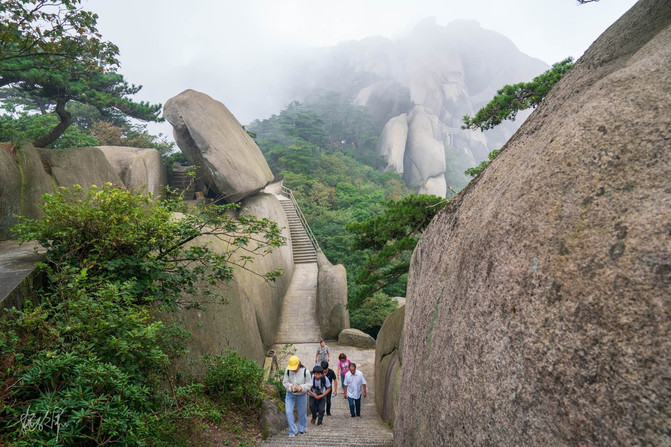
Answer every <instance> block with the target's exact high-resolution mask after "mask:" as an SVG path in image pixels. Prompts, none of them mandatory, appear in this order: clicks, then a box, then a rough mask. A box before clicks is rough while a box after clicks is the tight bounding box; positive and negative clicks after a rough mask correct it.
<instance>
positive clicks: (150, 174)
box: [98, 146, 168, 197]
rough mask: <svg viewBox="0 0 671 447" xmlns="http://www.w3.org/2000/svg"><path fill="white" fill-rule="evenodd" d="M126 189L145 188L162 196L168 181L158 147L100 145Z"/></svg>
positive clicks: (138, 189) (153, 193)
mask: <svg viewBox="0 0 671 447" xmlns="http://www.w3.org/2000/svg"><path fill="white" fill-rule="evenodd" d="M98 149H100V150H101V151H102V153H103V154H104V155H105V158H107V161H108V162H109V163H110V165H111V166H112V168H113V169H114V171H115V172H116V174H117V175H118V176H119V178H120V179H121V181H122V182H123V185H124V186H125V187H126V189H130V190H134V191H140V190H144V191H146V192H148V193H150V194H152V195H153V196H154V197H160V196H161V194H162V193H163V188H164V187H165V186H166V185H167V183H168V177H167V172H166V169H165V165H164V164H163V162H162V160H161V154H160V153H159V152H158V151H157V150H156V149H145V148H137V147H124V146H98Z"/></svg>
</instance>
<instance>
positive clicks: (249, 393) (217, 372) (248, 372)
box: [205, 351, 263, 408]
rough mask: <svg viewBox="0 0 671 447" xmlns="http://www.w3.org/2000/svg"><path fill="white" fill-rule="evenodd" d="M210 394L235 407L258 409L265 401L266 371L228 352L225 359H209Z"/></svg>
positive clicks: (208, 391) (208, 379) (208, 386)
mask: <svg viewBox="0 0 671 447" xmlns="http://www.w3.org/2000/svg"><path fill="white" fill-rule="evenodd" d="M205 364H206V365H207V367H208V369H207V372H206V373H205V387H206V390H207V393H208V394H210V395H213V396H218V397H220V398H224V399H226V400H227V401H228V402H229V403H231V404H233V405H240V406H242V407H246V408H255V407H258V406H259V405H260V404H261V400H262V399H263V369H261V368H259V367H258V365H257V364H256V362H254V361H253V360H247V359H245V358H244V357H240V356H239V355H237V354H236V353H235V352H232V351H229V352H228V353H226V355H225V356H221V355H215V356H206V357H205Z"/></svg>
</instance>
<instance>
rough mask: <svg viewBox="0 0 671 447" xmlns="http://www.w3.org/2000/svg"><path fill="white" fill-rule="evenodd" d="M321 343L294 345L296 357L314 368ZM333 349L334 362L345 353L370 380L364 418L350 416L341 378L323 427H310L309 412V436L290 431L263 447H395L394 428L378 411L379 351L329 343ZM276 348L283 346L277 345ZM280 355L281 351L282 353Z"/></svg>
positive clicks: (281, 365) (278, 435)
mask: <svg viewBox="0 0 671 447" xmlns="http://www.w3.org/2000/svg"><path fill="white" fill-rule="evenodd" d="M317 346H319V342H318V341H314V342H313V343H300V344H294V345H293V347H294V348H295V349H296V355H297V356H298V357H299V358H300V359H301V362H302V363H303V364H304V365H306V366H307V365H311V364H312V362H313V361H314V359H315V352H316V350H317ZM327 346H328V347H329V349H330V350H331V363H332V364H333V365H335V364H336V362H337V357H338V354H339V353H341V352H344V353H346V354H347V357H348V358H349V359H350V360H351V361H353V362H354V363H356V364H357V368H358V369H359V370H361V372H363V374H364V377H365V378H366V382H367V385H366V391H367V393H368V395H367V397H366V398H365V399H361V417H360V418H359V417H350V414H349V405H348V403H347V400H345V399H344V398H343V394H342V385H341V384H340V379H338V394H337V395H336V396H332V397H331V416H326V415H324V423H323V425H317V424H314V425H313V424H310V419H311V416H310V411H309V410H308V430H307V433H305V434H298V435H296V436H294V437H291V438H290V437H289V430H288V429H285V430H283V431H282V432H281V433H279V434H277V435H275V436H273V437H270V438H268V439H266V440H264V441H262V442H260V443H259V444H257V445H258V446H263V447H278V446H324V447H345V446H347V447H393V446H394V437H393V434H392V430H391V427H390V426H389V425H387V424H386V423H384V422H383V421H382V419H380V417H379V416H378V414H377V411H376V408H375V350H374V349H360V348H355V347H352V346H340V345H338V344H337V343H336V342H334V341H329V342H327ZM274 348H275V349H280V348H281V346H279V345H276V346H275V347H274ZM278 352H279V351H278ZM286 360H287V359H286V358H284V359H281V360H280V365H279V366H280V368H286Z"/></svg>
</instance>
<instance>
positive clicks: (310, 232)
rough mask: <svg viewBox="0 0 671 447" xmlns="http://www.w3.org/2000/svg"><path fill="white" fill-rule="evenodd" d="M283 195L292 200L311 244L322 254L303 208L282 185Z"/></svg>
mask: <svg viewBox="0 0 671 447" xmlns="http://www.w3.org/2000/svg"><path fill="white" fill-rule="evenodd" d="M281 191H282V195H283V196H284V197H286V198H288V199H289V200H291V203H292V204H293V205H294V209H295V210H296V215H298V219H299V220H300V221H301V225H303V228H304V229H305V232H306V233H307V235H308V238H310V242H312V246H313V247H314V248H315V250H316V251H317V252H321V251H322V249H321V248H319V243H318V242H317V238H316V237H315V235H314V234H313V233H312V230H311V229H310V225H308V221H307V220H305V216H304V215H303V212H302V211H301V207H300V206H298V202H296V198H295V197H294V193H293V192H292V191H291V190H290V189H289V188H287V187H286V186H284V185H282V190H281Z"/></svg>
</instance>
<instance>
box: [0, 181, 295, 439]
mask: <svg viewBox="0 0 671 447" xmlns="http://www.w3.org/2000/svg"><path fill="white" fill-rule="evenodd" d="M82 196H83V197H82ZM178 207H180V203H179V201H178V200H176V199H171V200H167V201H163V202H156V201H154V200H153V199H151V198H148V197H144V196H142V195H140V194H138V193H134V192H129V191H126V190H123V189H116V188H113V187H111V186H110V185H105V186H103V187H102V188H97V187H95V186H94V187H91V188H90V189H89V190H88V191H87V193H86V194H85V195H83V192H82V191H81V188H78V187H77V188H73V189H72V190H68V189H65V188H63V189H60V190H59V191H57V192H56V193H55V194H53V195H46V196H45V199H44V204H43V206H42V210H43V211H44V216H43V217H42V218H40V219H37V220H24V221H23V222H22V223H21V224H20V225H19V226H18V227H17V229H16V231H17V234H18V235H19V238H20V239H21V240H22V241H28V240H33V239H35V240H38V241H39V242H40V243H41V244H42V245H43V246H44V247H46V249H47V253H46V256H45V257H46V260H45V262H44V263H42V264H41V268H42V269H44V270H45V271H46V272H47V274H48V278H49V281H48V284H47V286H46V287H45V288H44V289H43V290H42V291H41V301H40V303H39V304H38V305H36V306H32V305H31V303H26V306H27V307H26V308H25V309H24V310H22V311H17V310H12V311H9V312H7V315H6V318H4V319H1V320H0V366H1V368H0V437H1V438H2V439H4V440H6V441H9V442H10V443H12V444H11V445H17V446H38V445H63V446H67V445H77V446H81V445H84V446H85V445H106V444H115V445H144V444H146V442H147V441H148V440H149V439H151V438H156V437H157V436H156V433H157V432H159V431H161V430H163V429H165V426H166V424H167V422H166V421H171V420H173V418H176V417H191V416H190V414H196V415H197V418H206V419H207V420H217V419H218V420H222V416H221V412H220V411H219V410H218V409H216V408H215V407H214V406H213V405H212V404H210V403H205V404H202V403H201V400H204V397H202V398H201V395H202V392H201V393H200V394H199V393H198V386H197V385H193V386H192V387H191V388H190V389H189V392H186V390H180V391H177V392H175V394H174V395H173V396H170V395H169V393H166V389H165V384H166V383H167V382H168V381H169V379H170V375H169V372H168V368H167V367H168V365H169V364H170V360H171V358H173V357H175V356H178V355H180V354H183V353H184V352H185V341H186V339H187V337H188V332H187V331H186V330H184V329H182V328H180V327H178V326H174V325H168V324H166V323H163V322H162V321H158V320H157V319H156V317H155V314H156V310H157V309H161V310H164V311H165V310H173V309H175V308H176V307H177V306H178V305H180V304H183V303H180V301H179V297H180V296H181V294H182V293H183V292H185V291H186V292H188V291H192V290H194V288H195V284H196V282H197V281H201V280H208V281H210V282H211V283H214V282H217V281H225V280H227V279H229V278H230V277H231V275H232V265H234V264H235V263H239V264H243V267H244V264H246V263H247V262H251V258H250V257H249V253H253V252H260V253H264V252H266V251H268V250H270V249H272V247H274V246H277V245H280V244H282V243H283V238H281V236H280V235H279V229H278V228H277V225H276V224H275V223H273V222H270V221H268V220H266V219H256V218H254V217H253V216H242V217H240V218H239V219H236V220H233V219H232V218H231V217H230V215H228V214H222V213H224V212H226V211H228V210H229V209H230V208H231V207H207V208H205V207H204V208H199V209H196V210H194V212H193V214H188V215H185V216H184V217H182V218H180V219H176V218H174V217H173V214H172V210H173V209H176V208H178ZM201 234H213V235H215V236H217V237H222V238H226V239H227V240H229V241H231V248H230V251H228V252H224V253H213V252H212V251H210V250H208V249H207V247H204V246H200V245H195V244H193V240H194V239H195V238H196V237H198V236H200V235H201ZM250 242H254V246H253V248H247V247H248V244H249V243H250ZM192 244H193V245H192ZM238 250H243V251H245V250H246V252H247V253H245V254H244V255H243V256H240V255H239V254H238V255H236V257H233V255H234V254H235V253H236V251H238ZM277 273H278V272H270V273H269V274H267V275H266V277H267V278H269V279H272V278H273V277H274V276H275V275H276V274H277ZM226 359H227V360H228V359H229V357H228V356H227V357H226ZM231 362H233V361H231ZM236 362H237V363H236ZM245 362H246V361H244V360H236V361H235V362H233V363H231V364H225V365H226V368H224V370H225V372H226V374H227V376H226V377H227V378H226V381H225V382H224V383H225V384H226V386H225V388H224V389H222V390H219V392H221V393H225V392H228V391H229V390H230V391H231V392H232V393H234V395H235V396H236V397H231V399H236V398H238V395H239V394H240V393H241V392H243V394H244V396H242V398H243V400H244V401H246V402H249V403H252V402H256V399H258V394H259V393H260V391H259V390H260V389H261V386H260V384H259V383H260V379H259V380H257V379H256V376H255V375H254V373H255V371H254V370H253V369H252V368H251V366H250V365H248V364H247V363H245ZM236 371H242V372H243V373H244V380H243V377H242V376H236V375H235V374H234V373H235V372H236ZM243 386H245V387H246V388H243V389H242V391H241V387H243ZM254 386H257V390H256V391H255V392H252V391H253V390H252V388H253V387H254ZM179 393H181V395H180V394H179ZM235 393H238V394H235ZM185 396H186V397H185ZM185 400H186V403H185V402H184V401H185ZM191 409H192V410H191ZM189 412H191V413H189ZM179 415H181V416H179ZM194 417H196V416H194ZM173 441H174V439H173ZM176 444H178V443H175V444H171V443H170V442H168V443H164V444H160V443H158V444H155V445H176Z"/></svg>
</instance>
